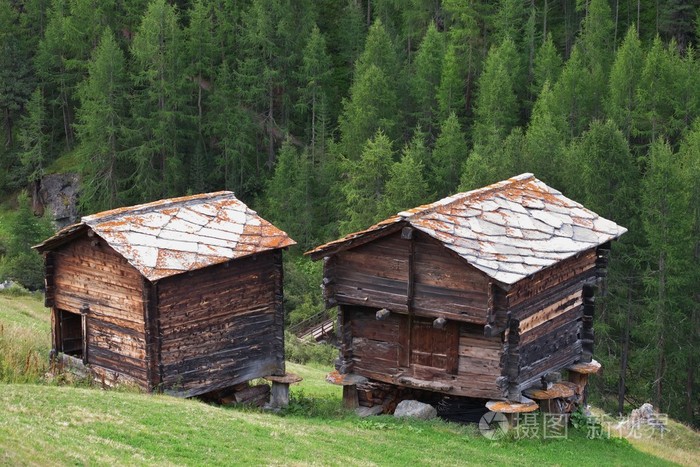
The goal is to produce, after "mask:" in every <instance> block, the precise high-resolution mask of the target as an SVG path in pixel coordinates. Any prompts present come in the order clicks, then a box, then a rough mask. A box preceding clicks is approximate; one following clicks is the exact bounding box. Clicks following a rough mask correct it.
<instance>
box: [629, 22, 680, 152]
mask: <svg viewBox="0 0 700 467" xmlns="http://www.w3.org/2000/svg"><path fill="white" fill-rule="evenodd" d="M679 61H680V58H679V57H678V55H677V53H676V52H675V50H673V49H672V48H670V47H669V48H667V47H665V46H664V44H663V42H662V41H661V39H660V38H659V37H658V36H657V37H656V39H654V43H653V44H652V46H651V49H650V50H649V52H648V53H647V55H646V58H645V60H644V67H643V69H642V73H641V76H640V78H639V86H638V88H637V102H638V104H637V109H638V110H637V112H636V113H635V121H634V128H633V135H634V136H637V137H639V138H641V143H642V144H649V143H652V142H654V141H656V140H657V139H658V138H659V137H663V136H664V135H666V136H668V137H670V138H675V137H676V136H677V134H678V131H679V122H678V120H677V117H676V115H675V109H676V108H677V106H678V104H677V102H676V99H678V97H679V96H676V95H674V92H673V90H674V89H675V83H676V80H677V79H678V77H679V76H678V74H677V71H678V68H679V67H678V65H679Z"/></svg>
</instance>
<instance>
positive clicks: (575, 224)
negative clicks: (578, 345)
mask: <svg viewBox="0 0 700 467" xmlns="http://www.w3.org/2000/svg"><path fill="white" fill-rule="evenodd" d="M400 223H404V224H408V225H411V226H412V227H414V228H416V229H418V230H420V231H421V232H423V233H425V234H427V235H429V236H431V237H433V238H435V239H436V240H438V241H440V242H442V243H443V245H444V246H445V247H446V248H448V249H450V250H452V251H454V252H455V253H457V254H458V255H459V256H461V257H462V258H463V259H464V260H466V261H467V262H468V263H469V264H471V265H472V266H474V267H475V268H477V269H479V270H480V271H481V272H483V273H484V274H486V275H487V276H489V277H490V278H492V279H495V280H496V281H498V282H500V283H502V284H508V285H510V284H514V283H515V282H517V281H519V280H522V279H524V278H525V277H527V276H529V275H531V274H533V273H535V272H537V271H540V270H542V269H544V268H546V267H548V266H551V265H553V264H555V263H556V262H558V261H562V260H564V259H566V258H569V257H571V256H573V255H575V254H577V253H580V252H582V251H585V250H588V249H591V248H595V247H597V246H598V245H601V244H603V243H606V242H608V241H610V240H612V239H615V238H617V237H619V236H620V235H622V234H623V233H625V232H626V231H627V229H625V228H624V227H621V226H619V225H617V224H615V223H614V222H612V221H609V220H607V219H603V218H602V217H600V216H598V215H597V214H596V213H594V212H592V211H590V210H588V209H586V208H584V207H583V206H582V205H581V204H579V203H577V202H575V201H573V200H571V199H569V198H566V197H565V196H564V195H563V194H562V193H561V192H559V191H557V190H555V189H553V188H551V187H549V186H547V185H545V184H544V183H543V182H541V181H540V180H538V179H537V178H535V176H534V175H532V174H522V175H518V176H516V177H513V178H510V179H508V180H504V181H501V182H498V183H494V184H492V185H489V186H486V187H484V188H480V189H477V190H472V191H468V192H465V193H458V194H456V195H453V196H448V197H446V198H443V199H441V200H439V201H436V202H434V203H431V204H425V205H422V206H418V207H415V208H413V209H408V210H406V211H402V212H400V213H399V214H398V215H396V216H392V217H390V218H388V219H386V220H384V221H381V222H379V223H377V224H375V225H373V226H371V227H369V228H368V229H366V230H363V231H360V232H354V233H351V234H348V235H346V236H345V237H343V238H341V239H339V240H335V241H332V242H329V243H326V244H324V245H321V246H319V247H317V248H315V249H313V250H311V251H308V252H307V253H306V254H307V255H310V256H311V257H312V258H315V259H318V258H320V257H322V256H328V255H332V254H334V253H336V252H339V251H342V250H345V249H348V248H352V247H354V246H355V245H356V244H358V243H359V242H360V241H361V240H362V239H363V238H368V236H369V235H370V234H372V233H375V236H376V235H377V234H379V235H381V234H382V230H384V232H387V230H385V229H387V227H389V226H392V225H393V226H398V225H399V224H400Z"/></svg>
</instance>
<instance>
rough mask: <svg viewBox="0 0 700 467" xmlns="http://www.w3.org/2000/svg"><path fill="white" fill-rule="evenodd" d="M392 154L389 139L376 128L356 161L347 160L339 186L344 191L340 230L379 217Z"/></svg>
mask: <svg viewBox="0 0 700 467" xmlns="http://www.w3.org/2000/svg"><path fill="white" fill-rule="evenodd" d="M393 157H394V153H393V150H392V148H391V141H390V140H389V138H388V137H387V136H386V135H385V134H384V132H383V131H382V130H381V129H380V130H377V132H376V133H375V135H374V138H372V139H370V140H368V141H367V143H366V144H365V147H364V149H363V151H362V155H361V156H360V159H359V160H358V161H353V160H347V174H348V175H347V176H348V180H347V182H346V183H345V184H344V185H343V187H342V191H343V194H344V195H345V220H343V221H342V222H341V226H340V229H341V231H342V232H345V233H348V232H354V231H358V230H362V229H366V228H368V227H369V226H371V225H372V224H374V223H375V222H377V221H379V220H381V218H382V215H383V212H382V208H383V203H384V196H385V184H386V182H387V179H388V178H389V172H390V169H391V166H392V163H393Z"/></svg>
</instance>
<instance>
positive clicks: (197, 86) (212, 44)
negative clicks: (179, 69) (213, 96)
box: [183, 0, 218, 141]
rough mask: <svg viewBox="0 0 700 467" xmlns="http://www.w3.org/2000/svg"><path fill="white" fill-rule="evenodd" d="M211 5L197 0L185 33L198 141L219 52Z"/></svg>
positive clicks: (186, 59) (186, 60)
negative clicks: (207, 91)
mask: <svg viewBox="0 0 700 467" xmlns="http://www.w3.org/2000/svg"><path fill="white" fill-rule="evenodd" d="M213 14H214V13H213V11H212V7H211V5H209V4H208V3H206V2H204V1H203V0H196V1H195V2H194V4H193V5H192V8H191V10H190V11H189V16H190V24H189V26H188V27H187V28H186V29H185V31H184V35H183V36H184V41H185V56H184V57H183V60H185V62H186V63H187V66H186V73H187V76H188V78H189V80H190V81H191V83H192V85H191V87H190V89H191V93H192V99H193V102H194V106H195V107H196V109H197V111H196V117H195V119H196V127H197V133H198V137H199V138H200V141H201V140H202V137H203V131H204V130H203V125H204V113H205V112H206V110H207V109H206V93H205V91H206V90H207V89H210V88H211V82H212V79H213V77H212V73H213V72H214V71H215V70H216V63H217V59H218V50H217V44H216V36H215V33H214V18H213Z"/></svg>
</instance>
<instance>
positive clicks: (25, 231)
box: [0, 192, 53, 290]
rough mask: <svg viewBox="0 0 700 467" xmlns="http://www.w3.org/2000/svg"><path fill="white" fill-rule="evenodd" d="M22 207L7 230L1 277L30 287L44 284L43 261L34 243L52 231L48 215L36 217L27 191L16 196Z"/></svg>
mask: <svg viewBox="0 0 700 467" xmlns="http://www.w3.org/2000/svg"><path fill="white" fill-rule="evenodd" d="M17 201H18V203H19V207H18V209H17V212H16V213H15V215H14V216H13V218H12V221H11V223H10V226H9V228H8V229H7V233H6V234H7V237H8V238H7V241H6V245H5V256H4V257H2V258H0V279H2V278H9V279H12V280H13V281H16V282H19V283H20V284H22V285H23V286H24V287H26V288H28V289H30V290H37V289H40V288H42V287H43V286H44V262H43V260H42V258H41V255H40V254H38V253H37V252H36V251H34V250H32V246H33V245H35V244H37V243H39V242H41V241H42V240H44V239H46V238H47V237H49V236H50V235H51V234H52V233H53V229H52V227H51V223H50V221H49V220H48V218H37V217H36V216H34V213H33V212H32V208H31V202H30V200H29V196H28V195H27V193H26V192H23V193H22V194H20V195H19V196H18V198H17Z"/></svg>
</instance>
